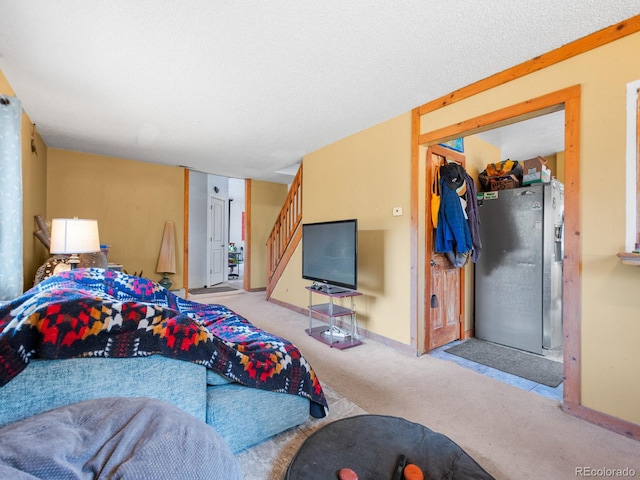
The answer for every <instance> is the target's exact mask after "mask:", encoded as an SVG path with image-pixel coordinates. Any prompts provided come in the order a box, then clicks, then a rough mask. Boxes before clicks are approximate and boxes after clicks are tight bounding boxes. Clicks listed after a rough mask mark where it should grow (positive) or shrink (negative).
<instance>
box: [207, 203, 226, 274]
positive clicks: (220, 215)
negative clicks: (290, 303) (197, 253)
mask: <svg viewBox="0 0 640 480" xmlns="http://www.w3.org/2000/svg"><path fill="white" fill-rule="evenodd" d="M209 244H210V245H209V251H210V252H211V257H210V261H211V265H210V267H209V285H217V284H218V283H222V282H224V272H225V267H226V266H227V261H226V260H227V255H226V250H227V249H226V248H225V247H226V245H225V232H224V200H221V199H219V198H215V197H211V237H210V242H209Z"/></svg>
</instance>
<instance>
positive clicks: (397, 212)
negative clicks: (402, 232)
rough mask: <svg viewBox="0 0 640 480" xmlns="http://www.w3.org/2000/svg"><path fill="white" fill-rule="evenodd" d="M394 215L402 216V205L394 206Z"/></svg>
mask: <svg viewBox="0 0 640 480" xmlns="http://www.w3.org/2000/svg"><path fill="white" fill-rule="evenodd" d="M393 216H394V217H400V216H402V207H393Z"/></svg>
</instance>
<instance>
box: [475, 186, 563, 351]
mask: <svg viewBox="0 0 640 480" xmlns="http://www.w3.org/2000/svg"><path fill="white" fill-rule="evenodd" d="M478 216H479V220H480V238H481V240H482V251H481V254H480V258H479V259H478V262H477V263H476V265H475V335H476V337H477V338H480V339H483V340H487V341H490V342H494V343H499V344H502V345H506V346H509V347H513V348H518V349H520V350H526V351H528V352H533V353H537V354H542V355H544V354H546V353H548V352H549V350H551V349H557V348H559V347H561V346H562V262H563V257H564V228H563V227H564V185H563V184H562V183H560V182H558V181H557V180H552V181H551V182H550V183H544V184H541V183H538V184H533V185H530V186H527V187H521V188H515V189H511V190H499V191H496V192H484V193H479V194H478Z"/></svg>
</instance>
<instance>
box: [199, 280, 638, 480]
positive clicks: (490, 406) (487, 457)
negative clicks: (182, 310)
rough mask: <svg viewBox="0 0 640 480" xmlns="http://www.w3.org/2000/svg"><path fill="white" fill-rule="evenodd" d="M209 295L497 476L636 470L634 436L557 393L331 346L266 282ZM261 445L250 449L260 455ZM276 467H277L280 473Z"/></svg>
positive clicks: (354, 394) (323, 374)
mask: <svg viewBox="0 0 640 480" xmlns="http://www.w3.org/2000/svg"><path fill="white" fill-rule="evenodd" d="M214 302H215V303H222V304H224V305H227V306H228V307H229V308H231V309H233V310H235V311H236V312H238V313H239V314H241V315H243V316H244V317H246V318H247V319H249V320H250V321H251V322H252V323H254V324H255V325H257V326H258V327H260V328H263V329H265V330H267V331H270V332H272V333H274V334H276V335H279V336H282V337H284V338H287V339H288V340H290V341H291V342H292V343H294V344H295V345H296V346H297V347H298V348H299V349H300V350H301V351H302V353H303V355H304V356H305V357H306V358H307V360H308V361H309V363H310V364H311V366H312V367H313V368H314V370H315V371H316V373H317V375H318V378H319V379H320V381H321V383H322V385H323V386H325V387H327V388H329V389H331V391H333V392H335V393H336V395H340V396H341V397H344V398H345V399H348V400H350V401H351V402H353V403H355V404H356V405H358V406H359V407H361V408H362V409H364V410H366V411H367V412H368V413H373V414H380V415H394V416H398V417H404V418H406V419H407V420H410V421H412V422H416V423H420V424H422V425H425V426H426V427H429V428H430V429H432V430H434V431H436V432H440V433H442V434H444V435H447V436H448V437H449V438H450V439H451V440H453V441H454V442H456V443H457V444H458V445H460V446H461V447H462V448H463V449H464V450H465V451H466V452H467V453H468V454H469V455H471V456H472V457H473V458H474V459H475V460H476V461H477V462H478V463H479V464H480V465H482V466H483V467H484V468H485V469H486V470H487V471H488V472H489V473H491V474H492V475H493V476H494V477H496V478H497V479H499V480H501V479H519V480H527V479H536V480H537V479H540V478H545V479H547V478H548V479H554V480H557V479H571V478H576V477H577V472H578V470H577V469H582V472H584V471H586V469H592V470H591V471H597V469H615V468H620V469H624V468H626V467H628V468H631V469H634V471H635V473H636V476H637V477H640V442H637V441H635V440H631V439H629V438H627V437H625V436H623V435H620V434H617V433H613V432H611V431H608V430H605V429H603V428H601V427H598V426H596V425H593V424H590V423H588V422H585V421H583V420H580V419H578V418H575V417H573V416H571V415H568V414H567V413H565V412H564V411H563V410H562V408H561V405H560V404H559V403H558V402H557V401H554V400H551V399H548V398H543V397H541V396H539V395H536V394H535V393H532V392H528V391H525V390H521V389H518V388H516V387H514V386H511V385H508V384H505V383H502V382H500V381H498V380H495V379H492V378H489V377H487V376H485V375H482V374H480V373H477V372H474V371H471V370H469V369H465V368H463V367H461V366H459V365H457V364H456V363H453V362H449V361H446V360H441V359H438V358H435V357H432V356H430V355H422V356H420V357H416V356H413V355H407V354H404V353H402V352H399V351H397V350H394V349H392V348H389V347H386V346H384V345H381V344H379V343H376V342H374V341H372V340H369V339H365V340H364V343H363V344H362V345H359V346H357V347H354V348H350V349H347V350H337V349H332V348H330V347H328V346H327V345H325V344H322V343H320V342H318V341H317V340H315V339H313V338H312V337H310V336H309V335H307V334H306V333H305V332H304V330H305V328H307V327H308V323H307V322H308V318H307V316H306V315H301V314H299V313H295V312H293V311H290V310H288V309H286V308H282V307H280V306H278V305H275V304H273V303H270V302H267V301H266V300H265V294H264V292H257V293H246V292H245V293H242V294H237V295H229V296H226V297H222V296H221V297H217V298H215V300H214ZM211 303H213V302H211ZM389 322H393V318H391V317H390V318H389ZM329 419H331V417H330V418H329ZM285 435H286V434H285ZM284 445H285V446H286V448H282V449H281V450H280V452H279V453H278V452H274V454H273V457H275V459H276V460H274V463H275V464H282V465H285V469H286V464H288V462H289V460H290V458H291V457H292V455H293V452H292V451H291V450H295V448H294V445H293V444H292V443H289V444H287V442H286V441H284ZM259 448H260V446H258V447H254V449H252V450H253V453H255V454H256V458H257V453H256V452H258V449H259ZM251 454H252V452H251V451H247V452H245V453H242V454H241V455H243V456H249V455H251ZM243 463H244V464H245V465H246V459H244V460H243ZM275 469H276V467H273V471H274V475H277V474H279V473H276V472H275ZM280 471H282V472H284V469H282V468H280V470H278V472H280ZM249 473H250V472H249ZM247 478H256V479H257V478H260V479H267V480H269V479H271V478H281V477H277V476H276V477H269V476H253V477H247Z"/></svg>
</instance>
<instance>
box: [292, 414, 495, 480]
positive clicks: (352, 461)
mask: <svg viewBox="0 0 640 480" xmlns="http://www.w3.org/2000/svg"><path fill="white" fill-rule="evenodd" d="M401 455H405V456H406V458H407V461H408V463H414V464H416V465H417V466H418V467H420V468H421V469H422V472H423V473H424V478H425V479H445V478H448V479H452V478H460V479H463V478H464V479H493V477H492V476H491V475H489V474H488V473H487V472H486V471H485V470H484V469H483V468H482V467H481V466H480V465H478V463H476V461H475V460H473V458H471V457H470V456H469V455H467V453H466V452H465V451H464V450H463V449H462V448H460V447H459V446H458V445H456V444H455V443H454V442H452V441H451V440H450V439H449V438H448V437H446V436H445V435H442V434H441V433H436V432H434V431H432V430H430V429H428V428H427V427H425V426H423V425H420V424H417V423H413V422H409V421H408V420H405V419H403V418H399V417H390V416H384V415H358V416H355V417H349V418H344V419H342V420H337V421H335V422H333V423H329V424H327V425H325V426H324V427H322V428H320V429H318V430H317V431H316V432H314V433H313V434H311V435H310V436H309V438H307V439H306V440H305V442H304V443H303V444H302V446H301V447H300V449H299V450H298V452H297V453H296V455H295V456H294V457H293V460H292V461H291V464H290V465H289V468H288V469H287V473H286V476H285V480H332V479H337V478H338V472H339V471H340V469H342V468H350V469H351V470H353V471H355V472H356V473H357V474H358V479H359V480H378V479H380V480H392V479H393V476H394V473H395V471H396V467H397V463H398V459H399V457H400V456H401ZM401 478H402V477H401Z"/></svg>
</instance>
